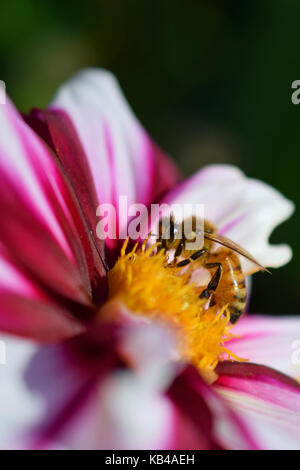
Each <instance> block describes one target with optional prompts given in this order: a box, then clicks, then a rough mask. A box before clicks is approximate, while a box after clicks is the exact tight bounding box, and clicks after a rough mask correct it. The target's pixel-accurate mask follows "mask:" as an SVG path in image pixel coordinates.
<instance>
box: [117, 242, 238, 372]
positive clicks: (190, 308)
mask: <svg viewBox="0 0 300 470" xmlns="http://www.w3.org/2000/svg"><path fill="white" fill-rule="evenodd" d="M127 245H128V240H126V242H125V243H124V245H123V248H122V250H121V254H120V257H119V259H118V260H117V262H116V264H115V266H114V267H113V268H112V269H111V270H110V271H109V272H108V284H109V298H110V299H115V298H118V299H120V300H121V301H122V302H124V304H125V305H126V306H127V307H128V308H129V310H131V311H132V312H133V313H134V314H137V315H143V316H146V317H148V318H149V319H152V320H156V321H160V322H162V323H163V324H165V325H167V327H170V328H172V329H173V330H174V332H175V334H176V339H177V344H178V353H179V354H180V356H181V358H182V359H183V360H184V361H187V362H189V363H192V364H193V365H194V366H196V367H197V368H198V369H199V370H201V371H204V372H205V371H213V370H214V368H215V367H216V365H217V363H218V362H219V361H220V360H223V359H225V358H227V359H228V358H235V359H238V358H236V356H235V355H234V354H232V353H230V352H229V351H228V350H227V349H226V348H225V347H224V343H225V342H226V341H228V340H229V339H230V338H232V336H233V335H232V334H231V333H230V328H231V326H229V311H228V309H227V306H226V305H225V306H223V307H221V308H220V306H217V305H215V306H213V307H210V308H208V309H207V308H205V299H200V298H199V288H197V286H196V285H194V284H193V283H190V282H189V278H190V273H189V270H187V271H185V272H182V270H181V271H180V270H178V269H174V268H171V267H170V265H169V266H168V255H167V254H166V253H165V251H164V250H160V251H157V250H155V246H152V247H150V248H147V249H146V243H143V245H142V246H141V247H139V248H138V247H137V245H136V246H135V247H134V249H133V250H131V251H129V252H128V253H126V248H127Z"/></svg>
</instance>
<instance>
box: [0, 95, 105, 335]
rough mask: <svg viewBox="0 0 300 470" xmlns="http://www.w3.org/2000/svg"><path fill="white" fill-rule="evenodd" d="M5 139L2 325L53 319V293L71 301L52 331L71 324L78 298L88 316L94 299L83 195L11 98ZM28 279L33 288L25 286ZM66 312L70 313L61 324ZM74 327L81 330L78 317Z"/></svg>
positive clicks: (1, 150)
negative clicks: (77, 195) (78, 196)
mask: <svg viewBox="0 0 300 470" xmlns="http://www.w3.org/2000/svg"><path fill="white" fill-rule="evenodd" d="M0 141H1V145H0V174H1V189H0V207H1V213H2V221H1V228H0V254H1V256H2V260H3V261H2V264H1V269H0V270H1V277H0V290H1V298H0V306H1V314H2V318H1V324H2V326H3V328H4V329H5V330H6V331H13V327H14V324H15V329H16V332H18V333H21V334H26V329H27V331H32V330H33V329H34V324H33V323H31V324H30V322H32V321H33V319H36V321H37V324H36V326H39V327H43V329H45V328H46V318H49V319H50V318H51V315H52V313H51V312H53V310H54V309H55V308H56V307H57V306H56V307H55V306H54V305H53V303H52V306H51V305H46V304H47V302H45V299H46V298H49V297H50V296H52V297H53V299H54V300H55V301H56V302H58V303H60V302H63V304H64V307H58V308H56V314H55V315H54V316H53V320H51V321H50V323H49V337H52V334H51V328H52V327H54V325H55V324H56V327H55V330H56V332H57V331H58V330H59V325H61V326H62V325H65V326H67V324H68V323H69V319H70V315H69V314H68V313H67V315H65V313H66V308H67V309H68V308H69V307H70V305H71V304H72V306H73V307H75V310H76V308H77V307H76V305H77V306H81V307H80V309H81V310H84V309H87V315H88V313H89V312H90V309H91V306H92V302H91V284H90V279H89V273H88V266H87V261H86V257H85V253H84V250H83V246H82V243H83V242H82V240H83V239H84V236H85V235H84V230H83V229H82V231H81V232H80V233H79V232H78V228H79V222H78V221H79V219H80V215H78V212H77V206H76V201H75V199H74V198H73V196H72V194H71V192H70V191H69V187H68V184H67V182H66V180H65V179H64V177H63V176H62V174H61V172H60V170H59V167H58V165H57V164H56V162H55V159H54V157H53V156H52V155H51V154H50V153H49V151H48V150H47V148H46V146H45V145H44V144H43V143H42V142H41V141H40V139H39V138H38V137H37V136H36V135H35V134H34V133H33V131H32V130H31V129H30V128H29V127H28V126H27V125H26V124H25V123H24V121H23V120H22V118H21V117H20V116H19V114H18V113H17V111H16V110H15V108H14V107H13V105H12V104H11V103H10V102H9V101H7V103H6V104H5V106H1V107H0ZM77 219H78V220H77ZM102 269H103V268H102ZM99 276H100V274H99V275H98V277H99ZM17 278H18V279H17ZM26 280H27V281H26ZM26 283H27V284H26ZM25 284H26V287H25ZM21 285H22V286H23V287H22V289H23V288H24V289H25V291H26V292H24V290H23V291H22V292H20V290H19V289H20V286H21ZM14 286H15V287H14ZM29 286H30V287H29ZM37 292H38V294H37ZM14 294H16V296H15V298H14ZM41 297H43V301H42V303H41V302H40V300H41ZM22 299H24V316H23V317H22ZM37 299H38V301H37ZM78 308H79V307H78ZM78 308H77V309H78ZM31 309H32V312H30V310H31ZM39 309H40V310H41V311H40V312H39ZM42 311H43V312H44V315H45V316H44V319H42V318H41V317H42V315H43V313H42ZM62 311H63V312H64V317H65V318H61V319H60V320H59V321H58V323H57V320H58V316H59V312H62ZM54 317H56V320H55V319H54ZM68 317H69V318H68ZM26 325H27V326H26ZM50 327H51V328H50ZM70 327H71V329H72V331H74V320H72V321H71V325H70ZM62 330H63V329H62ZM75 330H76V331H77V332H78V327H76V328H75ZM36 331H37V336H38V337H40V336H41V335H40V333H39V332H38V330H36ZM44 333H45V331H44V332H43V333H42V336H44ZM54 336H55V335H54ZM61 336H62V335H60V337H61ZM67 336H68V335H67Z"/></svg>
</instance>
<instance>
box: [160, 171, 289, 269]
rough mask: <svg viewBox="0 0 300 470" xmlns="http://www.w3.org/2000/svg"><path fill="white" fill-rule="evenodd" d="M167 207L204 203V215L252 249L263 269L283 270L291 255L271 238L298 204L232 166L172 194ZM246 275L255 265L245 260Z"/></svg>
mask: <svg viewBox="0 0 300 470" xmlns="http://www.w3.org/2000/svg"><path fill="white" fill-rule="evenodd" d="M163 202H165V203H167V204H203V205H204V216H205V218H206V219H207V220H209V221H210V222H213V223H214V224H215V225H216V226H217V228H218V230H219V232H220V233H221V234H222V235H225V236H227V237H228V238H230V239H232V240H233V241H235V242H236V243H238V244H240V245H241V246H242V247H243V248H245V249H246V250H248V251H249V252H250V253H251V254H252V255H253V256H254V257H255V258H256V259H257V260H258V261H259V262H260V263H261V264H262V265H263V266H269V267H279V266H282V265H283V264H285V263H287V262H288V261H289V260H290V258H291V256H292V253H291V249H290V247H289V246H287V245H284V244H280V245H270V244H269V242H268V239H269V236H270V235H271V233H272V232H273V230H274V229H275V228H276V227H277V225H279V224H280V223H282V222H284V221H285V220H286V219H287V218H288V217H290V215H291V214H292V213H293V210H294V204H293V203H292V202H291V201H289V200H288V199H286V198H285V197H284V196H283V195H282V194H280V192H279V191H277V190H276V189H274V188H272V187H271V186H269V185H268V184H265V183H263V182H261V181H259V180H256V179H252V178H247V177H246V176H245V175H244V174H243V173H242V172H241V171H240V170H239V169H238V168H236V167H234V166H231V165H211V166H207V167H205V168H203V169H202V170H200V171H199V172H198V173H196V174H195V175H194V176H192V177H191V178H189V179H188V180H187V181H185V182H184V183H182V184H181V185H179V186H177V187H176V188H175V189H174V190H173V191H170V193H168V194H167V195H166V197H165V198H164V200H163ZM242 263H243V269H244V272H245V273H248V272H251V271H253V264H252V263H250V262H248V261H247V260H246V259H245V258H242Z"/></svg>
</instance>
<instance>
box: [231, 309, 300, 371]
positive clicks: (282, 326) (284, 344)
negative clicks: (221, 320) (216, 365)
mask: <svg viewBox="0 0 300 470" xmlns="http://www.w3.org/2000/svg"><path fill="white" fill-rule="evenodd" d="M233 333H234V335H237V336H238V337H237V338H234V339H232V340H231V341H229V342H228V343H227V347H228V348H229V349H230V351H232V352H233V353H235V354H237V355H238V356H239V357H242V358H245V359H248V360H249V361H250V362H255V363H257V364H262V365H265V366H268V367H272V368H273V369H276V370H278V371H280V372H282V373H284V374H287V375H290V376H291V377H293V378H295V379H297V380H300V319H299V317H297V316H294V317H287V316H285V317H283V318H276V317H268V316H263V315H247V316H245V317H243V318H242V319H241V320H240V321H239V322H238V323H237V324H236V325H235V327H234V329H233Z"/></svg>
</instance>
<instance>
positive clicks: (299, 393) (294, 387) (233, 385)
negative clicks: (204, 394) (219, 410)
mask: <svg viewBox="0 0 300 470" xmlns="http://www.w3.org/2000/svg"><path fill="white" fill-rule="evenodd" d="M217 373H218V374H219V378H218V381H217V382H216V384H214V389H215V391H216V392H217V393H218V394H219V395H220V396H221V397H222V398H223V400H225V402H226V403H227V405H228V406H230V407H231V408H232V409H233V410H234V411H235V413H237V415H238V416H239V417H240V418H241V419H242V420H243V421H244V422H245V423H246V425H247V428H248V430H249V432H251V433H252V435H255V436H256V439H257V441H258V442H259V443H260V448H261V449H266V450H269V449H274V450H282V449H300V384H299V383H298V382H296V381H294V380H293V379H290V378H289V377H288V376H286V375H283V374H280V373H279V372H277V371H275V370H274V369H270V368H268V367H264V366H260V365H257V364H241V363H237V362H234V363H228V362H223V363H221V364H219V366H218V368H217Z"/></svg>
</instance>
